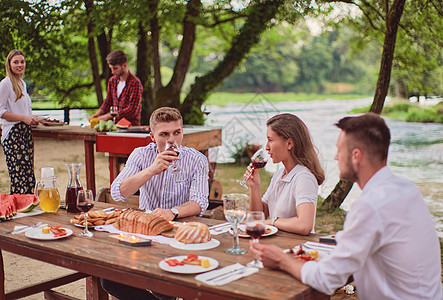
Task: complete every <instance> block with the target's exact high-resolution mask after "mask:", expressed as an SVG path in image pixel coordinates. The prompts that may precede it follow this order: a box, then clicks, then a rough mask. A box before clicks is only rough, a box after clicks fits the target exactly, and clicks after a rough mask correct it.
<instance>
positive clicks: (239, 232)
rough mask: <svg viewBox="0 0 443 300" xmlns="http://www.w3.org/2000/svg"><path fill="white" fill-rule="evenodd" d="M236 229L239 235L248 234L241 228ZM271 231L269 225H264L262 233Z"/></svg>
mask: <svg viewBox="0 0 443 300" xmlns="http://www.w3.org/2000/svg"><path fill="white" fill-rule="evenodd" d="M237 230H238V234H241V235H249V234H248V233H247V232H246V230H243V229H241V228H238V229H237ZM271 231H272V229H271V227H266V229H265V233H264V234H268V233H271Z"/></svg>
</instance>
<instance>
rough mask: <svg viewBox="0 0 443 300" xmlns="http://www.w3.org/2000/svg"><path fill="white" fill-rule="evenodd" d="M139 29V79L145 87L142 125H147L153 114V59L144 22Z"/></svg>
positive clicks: (139, 25)
mask: <svg viewBox="0 0 443 300" xmlns="http://www.w3.org/2000/svg"><path fill="white" fill-rule="evenodd" d="M138 29H139V30H138V34H139V39H138V45H137V77H138V78H139V79H140V81H141V83H142V86H143V94H142V114H141V124H142V125H147V124H148V123H149V116H150V114H151V112H152V105H151V103H152V95H153V92H152V84H151V79H152V78H151V77H152V75H151V58H150V55H149V54H150V51H149V44H148V31H147V30H146V29H145V28H144V26H143V23H142V22H139V24H138ZM150 100H151V101H150Z"/></svg>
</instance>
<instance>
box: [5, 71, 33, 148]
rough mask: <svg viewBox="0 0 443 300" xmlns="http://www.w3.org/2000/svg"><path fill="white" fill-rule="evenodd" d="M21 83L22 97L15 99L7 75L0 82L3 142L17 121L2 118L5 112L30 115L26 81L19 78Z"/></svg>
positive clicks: (29, 99)
mask: <svg viewBox="0 0 443 300" xmlns="http://www.w3.org/2000/svg"><path fill="white" fill-rule="evenodd" d="M21 81H22V83H23V97H21V98H20V99H18V100H17V101H15V98H16V97H17V96H16V94H15V92H14V89H13V88H12V82H11V79H9V77H5V78H4V79H3V80H2V81H1V82H0V121H1V124H2V139H1V141H2V142H3V141H4V140H5V138H6V137H7V136H8V134H9V131H10V130H11V128H12V127H13V126H14V125H15V124H17V123H19V122H10V121H6V120H5V119H3V118H2V116H3V114H4V113H5V112H11V113H14V114H19V115H26V116H32V103H31V98H30V97H29V95H28V92H27V91H26V83H25V82H24V81H23V80H22V79H21Z"/></svg>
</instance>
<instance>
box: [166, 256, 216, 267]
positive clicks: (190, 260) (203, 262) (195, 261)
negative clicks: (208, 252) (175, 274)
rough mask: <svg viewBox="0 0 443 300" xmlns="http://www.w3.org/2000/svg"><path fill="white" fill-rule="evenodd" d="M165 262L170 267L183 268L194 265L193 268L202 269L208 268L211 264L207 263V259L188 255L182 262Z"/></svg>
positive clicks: (172, 259)
mask: <svg viewBox="0 0 443 300" xmlns="http://www.w3.org/2000/svg"><path fill="white" fill-rule="evenodd" d="M165 262H166V263H167V264H168V265H170V266H171V267H176V266H184V265H194V266H201V267H203V268H209V267H210V266H211V263H210V262H209V259H207V258H203V259H201V258H199V257H198V255H197V254H194V253H189V254H188V255H187V256H186V257H185V258H183V259H182V260H178V259H176V258H171V259H166V260H165Z"/></svg>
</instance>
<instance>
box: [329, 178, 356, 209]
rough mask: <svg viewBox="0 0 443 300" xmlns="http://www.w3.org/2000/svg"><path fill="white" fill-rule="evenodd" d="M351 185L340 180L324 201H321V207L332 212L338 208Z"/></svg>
mask: <svg viewBox="0 0 443 300" xmlns="http://www.w3.org/2000/svg"><path fill="white" fill-rule="evenodd" d="M353 185H354V183H353V182H350V181H345V180H340V181H339V182H338V183H337V185H336V186H335V188H334V190H333V191H332V192H331V193H330V194H329V196H328V197H326V199H325V201H323V203H322V205H321V207H322V208H323V209H326V210H327V211H334V210H335V209H336V208H338V207H340V205H341V204H342V203H343V200H344V199H345V198H346V196H347V195H348V194H349V191H350V190H351V189H352V186H353Z"/></svg>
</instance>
